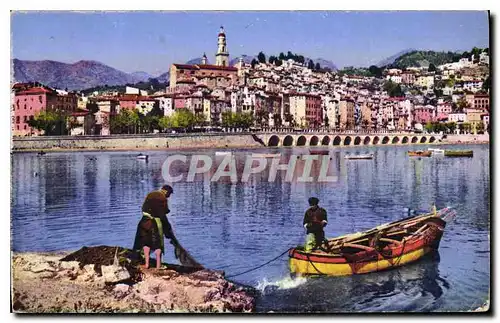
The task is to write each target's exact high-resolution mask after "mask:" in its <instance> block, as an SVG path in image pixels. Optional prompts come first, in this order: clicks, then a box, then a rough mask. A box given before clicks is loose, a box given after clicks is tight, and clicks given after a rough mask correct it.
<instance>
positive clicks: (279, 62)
mask: <svg viewBox="0 0 500 323" xmlns="http://www.w3.org/2000/svg"><path fill="white" fill-rule="evenodd" d="M282 64H283V61H282V60H280V59H277V60H275V61H274V65H276V66H281V65H282Z"/></svg>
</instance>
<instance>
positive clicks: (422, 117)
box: [413, 105, 435, 124]
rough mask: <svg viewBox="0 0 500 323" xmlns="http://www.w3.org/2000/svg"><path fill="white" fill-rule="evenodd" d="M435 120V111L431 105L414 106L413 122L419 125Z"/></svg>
mask: <svg viewBox="0 0 500 323" xmlns="http://www.w3.org/2000/svg"><path fill="white" fill-rule="evenodd" d="M434 119H435V110H434V107H433V106H432V105H426V106H416V107H415V108H414V109H413V120H414V121H415V122H417V123H420V124H426V123H427V122H432V121H434Z"/></svg>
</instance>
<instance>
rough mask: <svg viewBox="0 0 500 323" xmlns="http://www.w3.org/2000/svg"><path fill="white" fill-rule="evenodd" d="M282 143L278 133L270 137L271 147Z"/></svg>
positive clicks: (268, 143)
mask: <svg viewBox="0 0 500 323" xmlns="http://www.w3.org/2000/svg"><path fill="white" fill-rule="evenodd" d="M279 144H280V137H278V136H276V135H272V136H271V138H269V141H268V142H267V145H268V146H269V147H277V146H278V145H279Z"/></svg>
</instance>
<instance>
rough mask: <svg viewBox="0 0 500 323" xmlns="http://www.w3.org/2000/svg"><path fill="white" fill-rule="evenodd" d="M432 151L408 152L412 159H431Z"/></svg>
mask: <svg viewBox="0 0 500 323" xmlns="http://www.w3.org/2000/svg"><path fill="white" fill-rule="evenodd" d="M431 155H432V151H423V150H416V151H408V156H410V157H431Z"/></svg>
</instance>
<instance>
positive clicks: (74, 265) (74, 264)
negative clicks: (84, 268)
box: [59, 261, 80, 270]
mask: <svg viewBox="0 0 500 323" xmlns="http://www.w3.org/2000/svg"><path fill="white" fill-rule="evenodd" d="M59 267H60V268H62V269H69V270H78V269H79V268H80V264H79V263H78V261H61V263H60V264H59Z"/></svg>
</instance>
